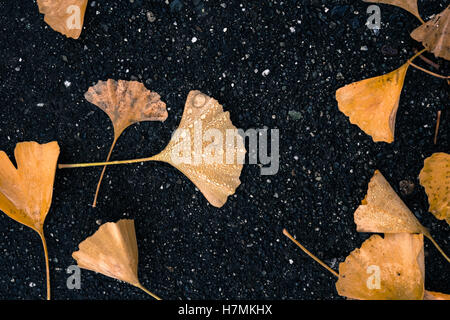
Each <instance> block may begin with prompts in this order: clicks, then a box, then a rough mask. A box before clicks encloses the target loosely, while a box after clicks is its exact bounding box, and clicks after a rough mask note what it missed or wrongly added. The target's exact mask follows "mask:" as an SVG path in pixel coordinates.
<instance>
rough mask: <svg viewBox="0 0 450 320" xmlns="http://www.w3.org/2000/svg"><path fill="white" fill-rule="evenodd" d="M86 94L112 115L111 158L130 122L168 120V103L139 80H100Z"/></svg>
mask: <svg viewBox="0 0 450 320" xmlns="http://www.w3.org/2000/svg"><path fill="white" fill-rule="evenodd" d="M84 96H85V98H86V100H87V101H89V102H90V103H92V104H95V105H96V106H97V107H99V108H100V109H102V110H103V111H104V112H105V113H106V114H107V115H108V116H109V118H110V119H111V121H112V123H113V127H114V140H113V143H112V145H111V148H110V150H109V153H108V156H107V158H106V161H109V159H110V157H111V154H112V151H113V149H114V146H115V145H116V142H117V140H118V139H119V137H120V135H121V134H122V132H123V131H124V130H125V129H126V128H128V127H129V126H130V125H132V124H135V123H137V122H142V121H165V120H166V119H167V115H168V114H167V110H166V104H165V103H164V102H162V101H161V99H160V96H159V94H158V93H156V92H152V91H149V90H147V89H146V88H145V86H144V85H143V84H142V83H140V82H137V81H125V80H119V81H115V80H112V79H109V80H107V81H99V82H98V83H97V84H96V85H95V86H93V87H90V88H89V90H88V91H87V92H86V93H85V95H84ZM105 170H106V166H104V167H103V170H102V173H101V174H100V178H99V181H98V183H97V189H96V191H95V196H94V202H93V204H92V206H93V207H95V206H96V204H97V197H98V192H99V190H100V185H101V183H102V179H103V175H104V174H105Z"/></svg>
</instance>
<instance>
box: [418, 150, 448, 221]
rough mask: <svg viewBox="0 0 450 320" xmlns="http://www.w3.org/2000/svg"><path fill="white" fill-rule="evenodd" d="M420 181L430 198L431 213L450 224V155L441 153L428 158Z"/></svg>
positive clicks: (421, 172) (420, 175)
mask: <svg viewBox="0 0 450 320" xmlns="http://www.w3.org/2000/svg"><path fill="white" fill-rule="evenodd" d="M419 179H420V184H421V185H422V186H423V187H424V188H425V192H426V193H427V196H428V203H429V204H430V208H429V211H430V212H431V213H432V214H433V215H434V216H435V217H436V218H438V219H440V220H445V221H447V223H448V224H450V198H449V195H450V154H448V153H443V152H439V153H434V154H433V155H431V157H428V158H426V159H425V161H424V166H423V168H422V170H421V171H420V174H419Z"/></svg>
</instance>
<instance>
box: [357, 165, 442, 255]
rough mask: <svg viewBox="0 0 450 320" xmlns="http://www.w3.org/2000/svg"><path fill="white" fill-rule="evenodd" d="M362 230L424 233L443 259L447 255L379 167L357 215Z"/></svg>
mask: <svg viewBox="0 0 450 320" xmlns="http://www.w3.org/2000/svg"><path fill="white" fill-rule="evenodd" d="M354 220H355V224H356V229H357V231H359V232H376V233H402V232H407V233H422V234H424V235H425V236H426V237H427V238H429V239H430V241H431V242H432V243H433V244H434V245H435V246H436V248H437V249H438V250H439V251H440V252H441V254H442V255H443V256H444V258H446V259H447V261H449V262H450V260H449V258H448V257H447V255H446V254H445V253H444V252H443V251H442V249H441V248H440V247H439V246H438V245H437V243H436V242H435V241H434V239H433V238H432V237H431V234H430V232H429V231H428V229H427V228H425V227H424V226H422V225H421V224H420V222H419V221H418V220H417V218H416V217H415V216H414V214H413V213H412V212H411V210H409V208H408V207H407V206H406V205H405V203H404V202H403V201H402V200H401V199H400V197H399V196H398V195H397V193H396V192H395V191H394V189H392V187H391V185H390V184H389V182H387V181H386V179H385V178H384V177H383V175H382V174H381V172H380V171H378V170H376V171H375V173H374V175H373V177H372V179H370V182H369V186H368V189H367V195H366V197H365V198H364V199H363V201H362V203H361V205H360V206H359V207H358V208H357V209H356V211H355V214H354Z"/></svg>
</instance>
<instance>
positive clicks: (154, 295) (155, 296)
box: [136, 283, 162, 300]
mask: <svg viewBox="0 0 450 320" xmlns="http://www.w3.org/2000/svg"><path fill="white" fill-rule="evenodd" d="M136 287H137V288H139V289H141V290H142V291H144V292H145V293H146V294H148V295H150V296H152V297H153V298H155V299H156V300H162V299H161V298H160V297H158V296H157V295H156V294H154V293H152V292H150V291H148V290H147V289H146V288H145V287H144V286H143V285H142V284H140V283H139V284H138V285H136Z"/></svg>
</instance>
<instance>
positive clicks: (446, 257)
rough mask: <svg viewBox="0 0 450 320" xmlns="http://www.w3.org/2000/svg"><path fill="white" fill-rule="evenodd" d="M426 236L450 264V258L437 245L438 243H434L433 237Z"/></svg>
mask: <svg viewBox="0 0 450 320" xmlns="http://www.w3.org/2000/svg"><path fill="white" fill-rule="evenodd" d="M425 236H426V237H427V238H428V239H430V241H431V243H433V245H434V246H435V247H436V249H438V251H439V252H440V253H441V254H442V256H443V257H444V258H445V259H446V260H447V261H448V262H449V263H450V258H449V257H448V256H447V255H446V254H445V252H444V250H442V249H441V247H439V245H438V244H437V242H436V241H434V239H433V237H432V236H431V235H429V234H425Z"/></svg>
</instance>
